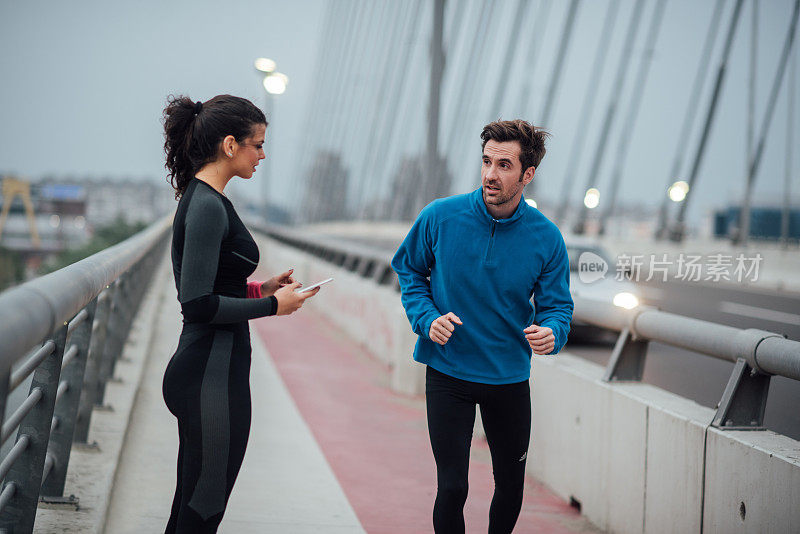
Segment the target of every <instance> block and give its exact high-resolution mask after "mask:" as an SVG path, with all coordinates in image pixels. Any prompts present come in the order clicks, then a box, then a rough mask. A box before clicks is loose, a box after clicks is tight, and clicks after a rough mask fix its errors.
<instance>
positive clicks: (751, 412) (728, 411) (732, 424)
mask: <svg viewBox="0 0 800 534" xmlns="http://www.w3.org/2000/svg"><path fill="white" fill-rule="evenodd" d="M769 382H770V375H765V374H763V373H759V372H758V371H756V370H755V369H753V368H752V367H750V365H749V364H748V363H747V361H746V360H745V359H744V358H739V359H738V360H736V365H734V366H733V373H731V377H730V379H729V380H728V385H727V386H725V392H724V393H723V394H722V400H721V401H719V408H717V413H716V415H715V416H714V421H713V422H712V423H711V426H714V427H717V428H721V429H723V430H763V429H764V411H765V410H766V409H767V394H768V393H769Z"/></svg>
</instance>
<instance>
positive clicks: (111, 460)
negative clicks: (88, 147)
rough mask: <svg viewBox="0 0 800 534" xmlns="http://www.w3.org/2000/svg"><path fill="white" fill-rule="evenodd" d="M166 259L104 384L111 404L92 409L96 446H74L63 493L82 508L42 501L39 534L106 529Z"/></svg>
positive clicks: (159, 300)
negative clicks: (106, 407) (108, 408)
mask: <svg viewBox="0 0 800 534" xmlns="http://www.w3.org/2000/svg"><path fill="white" fill-rule="evenodd" d="M168 259H169V256H168V254H166V253H165V254H164V257H163V258H162V260H161V262H160V263H159V265H158V266H157V267H156V269H155V271H154V273H155V277H154V280H153V283H152V284H151V285H150V287H149V288H148V290H147V294H146V295H145V297H144V299H143V301H142V304H141V307H140V308H139V311H138V312H137V314H136V318H135V319H134V321H133V325H132V327H131V332H130V335H129V336H128V341H127V342H126V343H125V346H124V348H123V350H122V358H121V359H120V360H119V361H118V362H117V365H116V374H115V378H116V379H117V380H115V381H113V382H109V383H108V386H107V387H106V398H105V401H106V405H107V406H110V407H111V409H110V410H95V411H94V413H93V414H92V422H91V426H90V428H89V443H92V442H95V443H96V446H89V447H87V446H84V445H74V446H73V447H72V453H71V457H70V463H69V468H68V470H67V481H66V487H65V489H64V494H65V495H75V496H76V497H78V499H79V504H78V507H77V509H76V508H75V507H74V506H62V505H43V504H40V505H39V508H38V510H37V512H36V523H35V526H34V532H36V533H41V534H51V533H53V534H54V533H59V534H71V533H76V534H77V533H81V534H85V533H98V534H99V533H102V532H103V531H104V528H105V521H106V515H107V512H108V506H109V503H110V500H111V490H112V488H113V486H114V479H115V477H116V472H117V466H118V465H119V460H120V456H121V452H122V448H123V444H124V443H125V438H126V434H127V430H128V423H129V421H130V416H131V411H132V409H133V406H134V404H135V402H136V396H137V394H138V391H139V384H140V381H141V378H142V371H143V369H144V366H145V363H146V362H147V359H148V357H149V355H150V353H151V350H150V349H151V345H152V340H153V336H154V332H155V328H154V326H155V322H156V320H157V319H158V309H159V308H160V306H161V303H162V301H163V298H164V291H163V287H164V284H166V283H168V282H169V280H168V279H169V275H170V269H168V268H167V266H166V262H167V261H168Z"/></svg>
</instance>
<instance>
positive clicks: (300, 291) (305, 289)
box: [297, 278, 333, 293]
mask: <svg viewBox="0 0 800 534" xmlns="http://www.w3.org/2000/svg"><path fill="white" fill-rule="evenodd" d="M328 282H333V278H328V279H327V280H323V281H322V282H317V283H316V284H314V285H311V286H308V287H304V288H302V289H298V290H297V292H298V293H305V292H306V291H311V290H312V289H316V288H318V287H319V286H321V285H323V284H327V283H328Z"/></svg>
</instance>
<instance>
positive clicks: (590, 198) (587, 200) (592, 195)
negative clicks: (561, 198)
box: [583, 187, 600, 210]
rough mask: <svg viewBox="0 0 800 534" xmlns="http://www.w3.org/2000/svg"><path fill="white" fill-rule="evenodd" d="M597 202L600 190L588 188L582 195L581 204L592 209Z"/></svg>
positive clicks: (598, 202)
mask: <svg viewBox="0 0 800 534" xmlns="http://www.w3.org/2000/svg"><path fill="white" fill-rule="evenodd" d="M599 204H600V191H598V190H597V189H595V188H594V187H592V188H590V189H588V190H587V191H586V195H585V196H584V197H583V205H584V206H586V207H587V208H589V209H590V210H592V209H594V208H596V207H597V206H598V205H599Z"/></svg>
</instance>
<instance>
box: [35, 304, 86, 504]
mask: <svg viewBox="0 0 800 534" xmlns="http://www.w3.org/2000/svg"><path fill="white" fill-rule="evenodd" d="M85 309H86V312H87V316H86V319H85V320H84V321H83V322H82V323H81V324H79V325H78V326H77V327H76V328H75V330H73V332H72V334H71V335H70V336H69V343H68V346H73V345H74V346H76V347H77V348H78V353H77V354H76V355H75V357H74V358H73V359H72V361H71V362H69V363H68V364H67V366H66V367H64V368H63V369H62V370H61V381H66V382H67V384H68V387H67V390H66V391H65V392H64V395H63V396H62V397H61V400H60V401H59V402H58V404H56V407H55V410H54V413H53V417H54V419H57V421H58V424H57V425H56V427H55V429H54V430H53V432H52V434H51V435H50V446H49V448H48V452H49V453H50V455H51V456H52V457H53V460H54V461H53V468H52V469H51V471H50V474H49V475H48V477H47V478H46V479H45V481H44V483H43V484H42V490H41V493H42V495H44V496H47V497H61V496H63V495H64V484H65V482H66V479H67V466H68V465H69V457H70V453H71V452H72V438H73V436H74V435H75V421H76V419H77V416H78V405H79V403H80V400H81V391H82V389H83V387H82V386H83V378H84V371H85V369H86V361H87V355H88V352H89V344H90V342H91V338H92V324H93V323H94V317H95V312H96V309H97V298H95V299H94V300H92V301H91V302H90V303H89V305H88V306H86V308H85Z"/></svg>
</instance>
